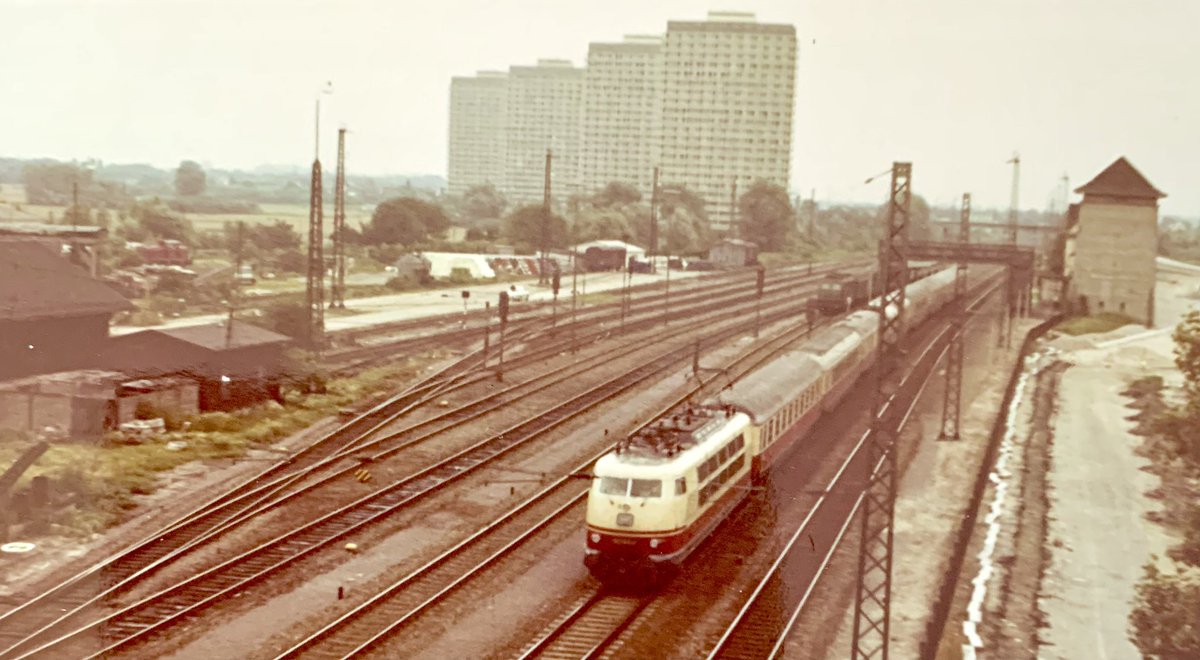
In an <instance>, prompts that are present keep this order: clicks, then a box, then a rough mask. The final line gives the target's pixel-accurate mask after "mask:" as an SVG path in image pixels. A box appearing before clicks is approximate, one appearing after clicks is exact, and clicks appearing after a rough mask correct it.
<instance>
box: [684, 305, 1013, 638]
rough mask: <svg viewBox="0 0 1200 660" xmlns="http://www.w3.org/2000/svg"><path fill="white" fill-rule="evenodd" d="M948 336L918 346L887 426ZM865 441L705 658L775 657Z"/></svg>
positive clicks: (830, 549) (839, 530)
mask: <svg viewBox="0 0 1200 660" xmlns="http://www.w3.org/2000/svg"><path fill="white" fill-rule="evenodd" d="M999 286H1000V285H999V283H998V282H995V281H993V282H992V283H990V284H986V285H984V286H983V287H982V288H983V290H982V292H978V293H977V295H976V296H975V298H974V300H973V301H972V302H971V304H970V305H969V307H968V309H970V310H975V309H978V308H979V306H981V305H982V303H983V301H984V300H985V299H986V298H987V297H988V296H990V295H992V294H993V293H994V292H995V291H997V290H998V289H999ZM952 332H953V328H950V327H947V328H944V329H943V330H941V331H940V332H938V333H937V334H936V335H934V336H933V337H932V338H931V339H930V340H929V341H928V342H927V343H926V344H925V346H924V347H923V348H922V351H921V353H920V355H919V356H918V358H917V359H916V361H915V363H914V365H913V366H912V367H911V368H910V369H909V370H908V371H907V373H906V374H905V376H904V378H903V380H902V381H901V382H900V384H899V385H898V387H897V389H896V392H895V393H894V394H893V395H892V396H891V397H890V398H889V399H888V403H887V406H886V408H885V415H887V417H888V420H889V421H888V424H889V426H891V427H892V428H895V429H897V430H899V429H903V428H904V426H905V425H906V423H907V422H908V419H909V417H910V416H911V415H912V413H913V411H914V410H915V409H916V406H917V403H918V401H919V400H920V398H921V394H922V393H923V392H924V390H925V388H926V387H927V386H928V385H929V383H930V382H931V380H932V376H933V374H934V373H935V370H936V367H937V365H938V364H939V363H940V362H941V360H942V357H943V356H944V354H945V352H946V349H947V347H948V345H949V342H950V338H951V335H952ZM871 438H872V432H871V431H870V430H867V431H866V432H865V433H863V434H862V436H861V437H860V438H859V440H858V442H857V443H856V444H855V445H854V447H853V448H852V450H851V452H850V454H849V455H848V456H847V457H846V459H845V460H844V461H843V462H842V465H841V467H840V468H839V469H838V471H837V473H836V474H835V475H834V476H833V479H831V480H830V482H829V483H828V484H827V485H826V486H825V487H824V489H823V490H822V492H821V495H820V497H819V498H818V499H817V501H816V503H815V504H814V505H813V506H812V508H811V509H810V510H809V512H808V515H807V516H806V517H805V518H804V520H803V521H802V522H801V523H800V525H799V526H798V527H797V528H796V530H795V532H794V533H793V534H792V535H791V537H790V538H789V539H788V541H787V543H786V544H785V545H784V546H783V548H782V549H781V550H780V551H779V553H778V554H777V555H776V557H775V559H774V561H773V562H772V563H771V566H770V568H769V569H768V570H767V571H766V573H765V574H764V575H763V577H762V579H760V580H759V582H758V583H757V584H756V585H755V587H754V589H753V591H751V593H750V596H749V597H748V598H747V599H746V601H745V603H744V604H743V605H742V607H741V609H740V610H739V611H738V613H737V614H736V615H735V616H734V619H733V621H732V622H730V624H729V625H728V626H727V627H726V629H725V631H724V633H723V634H722V635H721V637H720V639H719V640H718V641H717V643H716V644H715V646H714V647H713V648H712V650H711V651H710V652H709V653H708V658H709V660H716V659H718V658H721V659H731V660H732V659H742V658H745V659H755V660H761V659H773V658H776V657H779V655H780V654H781V653H782V651H783V647H784V644H785V642H786V641H787V637H788V634H789V633H790V632H791V630H792V628H793V627H794V625H795V623H796V620H797V619H798V618H799V616H800V613H801V611H802V610H803V609H804V607H805V606H806V605H807V604H808V602H809V598H810V597H811V596H812V594H813V591H814V589H815V588H816V585H817V582H818V580H819V578H820V576H821V575H822V574H823V573H824V571H825V567H826V566H827V565H828V564H829V562H830V561H831V560H832V559H833V556H834V554H835V553H836V552H837V549H838V548H839V547H840V546H841V543H842V541H843V540H844V539H845V538H846V533H847V531H848V529H849V527H850V524H851V522H852V521H853V520H854V519H855V516H856V515H857V514H858V511H859V509H860V508H861V506H862V503H863V500H864V498H865V490H861V489H860V492H859V493H858V495H857V497H856V498H855V499H853V500H850V499H848V498H845V497H841V498H838V497H831V495H833V494H835V493H843V494H844V492H845V491H846V490H847V489H848V488H851V487H852V485H851V486H848V485H846V483H844V482H845V481H847V480H851V481H852V480H854V479H856V478H860V476H861V475H863V474H865V473H868V470H867V468H868V467H870V470H869V474H871V475H874V474H875V473H876V472H877V471H878V470H879V468H880V466H881V464H882V461H883V459H882V458H881V459H880V462H879V463H876V464H875V465H873V466H869V465H868V464H867V461H868V454H869V452H867V451H865V450H866V448H867V447H868V446H869V443H870V441H871ZM847 475H851V476H849V477H847ZM868 481H869V480H868ZM859 483H860V484H861V483H862V482H861V481H860V482H859ZM816 547H821V548H824V551H823V553H822V554H821V556H820V560H819V562H814V561H813V558H812V551H811V550H812V549H814V548H816ZM805 585H806V586H805ZM801 586H804V589H803V591H799V588H800V587H801ZM781 608H782V609H781Z"/></svg>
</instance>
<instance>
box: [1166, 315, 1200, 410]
mask: <svg viewBox="0 0 1200 660" xmlns="http://www.w3.org/2000/svg"><path fill="white" fill-rule="evenodd" d="M1171 337H1172V338H1173V339H1174V340H1175V366H1177V367H1179V371H1181V372H1182V373H1183V381H1184V385H1183V386H1184V391H1185V392H1186V393H1187V395H1188V402H1189V403H1190V404H1191V407H1192V408H1193V410H1195V411H1197V412H1200V311H1196V310H1192V311H1190V312H1188V313H1187V314H1186V315H1185V316H1184V317H1183V319H1181V320H1180V321H1179V325H1177V326H1175V332H1173V333H1172V334H1171Z"/></svg>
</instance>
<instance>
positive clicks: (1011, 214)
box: [1003, 152, 1021, 348]
mask: <svg viewBox="0 0 1200 660" xmlns="http://www.w3.org/2000/svg"><path fill="white" fill-rule="evenodd" d="M1008 162H1009V163H1010V164H1011V165H1012V166H1013V172H1012V194H1011V196H1010V197H1009V203H1008V243H1009V245H1012V246H1013V247H1016V245H1017V225H1018V224H1019V216H1020V205H1021V204H1020V191H1021V154H1018V153H1016V152H1014V153H1013V157H1012V158H1010V159H1009V160H1008ZM1004 288H1005V298H1006V299H1007V302H1008V307H1007V309H1006V310H1005V323H1004V337H1003V339H1004V345H1005V347H1007V348H1012V328H1013V316H1014V313H1015V311H1016V308H1017V296H1018V295H1019V294H1018V293H1017V282H1016V281H1015V274H1014V273H1013V269H1012V268H1011V267H1009V268H1008V269H1007V274H1006V276H1005V282H1004Z"/></svg>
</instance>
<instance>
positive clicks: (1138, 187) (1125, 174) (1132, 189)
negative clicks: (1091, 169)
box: [1075, 156, 1167, 199]
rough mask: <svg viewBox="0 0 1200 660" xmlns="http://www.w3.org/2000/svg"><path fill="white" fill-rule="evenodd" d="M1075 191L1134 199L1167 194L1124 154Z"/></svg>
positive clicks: (1152, 197) (1158, 196)
mask: <svg viewBox="0 0 1200 660" xmlns="http://www.w3.org/2000/svg"><path fill="white" fill-rule="evenodd" d="M1075 192H1077V193H1082V194H1084V195H1103V196H1106V197H1129V198H1133V199H1159V198H1161V197H1166V196H1167V195H1166V193H1164V192H1162V191H1161V190H1159V189H1158V188H1155V187H1154V185H1153V184H1151V183H1150V182H1149V181H1148V180H1146V177H1144V176H1142V173H1141V172H1139V171H1137V168H1136V167H1134V166H1133V165H1132V164H1131V163H1130V162H1129V161H1128V160H1125V157H1124V156H1121V157H1120V158H1118V159H1117V160H1116V161H1115V162H1113V164H1112V165H1109V166H1108V167H1107V168H1105V169H1104V171H1103V172H1101V173H1099V174H1097V175H1096V177H1095V178H1094V179H1092V180H1091V181H1088V182H1087V183H1085V184H1083V185H1082V186H1079V187H1078V188H1076V189H1075Z"/></svg>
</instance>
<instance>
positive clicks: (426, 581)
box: [279, 328, 810, 660]
mask: <svg viewBox="0 0 1200 660" xmlns="http://www.w3.org/2000/svg"><path fill="white" fill-rule="evenodd" d="M809 332H810V330H808V329H801V328H797V329H792V330H790V331H788V332H785V333H783V334H781V335H780V336H778V337H775V338H773V339H771V340H767V341H765V342H763V343H761V344H759V345H757V346H754V347H752V348H751V349H750V350H748V351H746V352H745V353H743V354H741V355H739V356H738V357H736V358H735V359H733V360H732V361H731V362H730V364H729V365H728V367H727V369H729V370H732V372H733V374H734V375H738V374H744V373H748V372H749V371H752V370H753V369H755V368H757V367H758V366H760V365H761V364H763V363H765V362H766V361H767V360H769V359H771V358H772V357H774V356H775V355H777V354H778V352H779V351H781V350H783V349H785V348H786V347H788V346H790V345H791V344H792V343H794V342H795V341H796V340H798V339H800V338H802V337H804V336H806V335H807V334H808V333H809ZM716 380H718V379H717V378H714V379H713V380H710V381H707V382H701V383H700V384H698V385H695V386H693V387H691V388H689V390H688V391H687V392H685V393H684V394H683V395H682V396H680V397H678V398H676V399H675V400H673V401H671V402H669V403H668V404H667V405H666V406H664V407H663V408H662V409H661V410H660V411H659V412H658V413H657V414H655V415H653V416H652V417H651V420H650V421H652V420H653V419H655V418H657V417H659V416H661V415H662V414H665V413H666V412H667V411H670V410H672V409H673V408H674V407H676V406H678V405H679V404H681V403H683V402H684V401H686V400H688V399H689V398H691V397H694V396H697V395H698V394H701V393H702V392H705V391H706V390H707V389H708V388H709V387H710V386H711V385H712V383H714V382H715V381H716ZM719 380H720V381H721V382H724V381H725V380H727V377H721V378H719ZM647 423H649V421H648V422H647ZM609 449H611V446H610V447H605V448H604V449H603V450H601V451H600V452H599V453H597V454H595V455H593V456H590V457H588V458H587V459H586V460H585V461H583V462H582V463H580V464H579V465H577V466H576V467H575V468H574V469H573V470H572V471H571V472H570V473H568V474H567V475H566V476H563V477H560V478H559V479H557V480H556V481H555V482H554V483H552V484H550V485H548V486H547V487H545V488H544V489H543V490H542V491H541V492H539V493H537V494H535V495H533V496H531V497H530V498H528V499H527V500H525V501H524V502H522V503H521V504H520V505H518V506H517V507H515V508H514V509H512V510H510V511H509V512H507V513H505V514H504V515H502V516H500V517H499V518H498V519H497V520H496V521H494V522H493V523H492V524H490V525H489V526H488V527H486V528H484V529H482V530H480V531H479V532H477V533H476V534H474V535H472V536H471V537H469V538H467V539H465V540H464V541H462V542H460V543H459V544H457V545H455V546H454V547H452V548H450V549H449V550H446V551H445V552H443V553H442V554H441V555H440V556H439V557H437V558H436V559H434V560H432V561H431V562H429V563H428V564H426V565H425V566H423V567H421V568H419V569H417V570H416V571H414V572H413V573H410V574H409V575H407V576H405V577H404V578H402V579H401V580H399V581H398V582H396V583H394V584H392V585H390V586H389V587H387V588H385V589H384V590H382V591H381V592H379V593H378V594H376V595H375V596H372V597H371V598H370V599H368V600H367V601H366V602H364V603H362V604H361V605H359V606H357V607H355V608H353V609H352V610H350V611H349V612H347V613H345V614H343V615H342V616H340V617H338V618H337V619H336V620H334V621H333V622H331V623H329V624H328V625H326V626H325V627H324V628H322V629H321V630H319V631H317V632H315V633H313V634H312V635H310V636H309V637H307V638H305V639H304V640H302V641H301V642H299V643H297V644H296V645H294V646H293V647H291V648H290V649H288V650H287V651H285V652H284V653H282V654H281V655H280V656H279V659H280V660H283V659H290V658H343V657H352V656H357V655H360V654H365V653H369V652H370V651H372V650H373V649H374V650H378V649H379V647H380V646H381V645H383V644H384V643H385V642H386V641H387V640H388V639H389V638H392V637H394V636H395V635H397V634H398V632H399V631H400V630H401V629H403V628H404V627H405V626H407V625H409V624H410V623H411V622H413V621H414V620H416V619H417V618H418V617H419V616H420V615H422V614H425V613H427V612H429V611H430V610H432V609H433V608H435V607H436V606H438V605H439V604H441V603H442V602H443V601H444V600H445V599H447V598H448V597H449V596H450V595H451V594H453V593H454V592H455V590H457V589H459V588H462V587H463V586H464V585H466V584H468V583H469V582H470V581H472V580H474V579H476V578H478V577H479V576H480V575H482V574H483V573H484V572H485V571H487V570H488V569H490V568H491V567H493V566H495V565H496V564H498V563H499V562H501V561H502V560H504V559H505V558H507V557H509V556H511V555H512V554H514V553H516V552H518V550H519V548H520V546H521V545H522V544H523V543H525V542H526V541H528V540H530V539H531V538H533V537H534V536H535V535H536V534H538V533H539V532H541V530H543V529H545V528H546V527H548V526H550V525H551V524H554V523H556V522H562V521H564V520H565V521H566V522H567V523H569V524H572V525H577V524H578V519H579V518H580V517H581V515H582V513H581V511H582V508H583V506H584V505H585V503H586V497H587V492H588V489H589V487H590V480H587V481H585V482H583V483H580V481H579V480H578V479H575V478H573V477H574V476H575V475H576V474H578V473H582V472H584V471H585V470H587V469H588V468H590V466H591V465H592V464H593V463H594V462H595V461H596V460H597V459H598V458H599V457H600V456H603V455H604V453H606V452H607V451H609ZM622 598H623V597H622V596H620V595H610V594H606V593H601V592H597V593H595V594H593V595H592V596H591V597H590V598H589V599H587V600H586V601H585V602H584V603H582V604H581V605H580V606H579V607H578V608H576V610H574V611H573V612H572V613H571V614H570V615H569V616H564V617H562V618H561V619H560V620H559V621H557V622H556V625H554V626H553V627H552V628H551V629H550V631H549V632H548V633H547V634H546V635H545V636H544V637H543V638H542V639H541V640H539V641H537V642H535V643H533V644H532V645H530V647H529V648H528V652H527V654H526V655H527V656H529V657H533V656H534V655H545V657H581V655H580V654H578V653H576V652H577V651H579V650H580V649H582V647H583V646H587V648H588V649H591V650H594V651H596V652H599V651H600V650H602V649H603V647H604V646H605V645H607V644H608V643H609V642H610V641H611V639H613V638H615V637H616V635H619V634H620V632H621V631H622V630H623V629H624V628H623V625H624V624H627V623H628V622H631V621H633V620H634V619H635V618H636V615H637V614H638V613H640V612H641V608H642V607H643V606H644V604H645V603H642V604H641V605H639V606H637V607H634V608H626V607H620V606H616V605H615V603H622V602H625V601H623V600H622ZM634 600H637V601H639V602H642V600H643V599H640V598H638V599H634ZM646 602H648V601H646ZM621 613H623V614H621ZM618 615H620V616H618ZM621 617H623V618H621ZM617 619H620V620H617ZM622 621H623V622H624V624H623V623H622ZM602 624H611V625H602ZM605 629H607V630H605ZM600 633H603V634H600ZM562 652H565V653H566V654H567V655H565V656H560V655H556V654H558V653H562ZM546 654H548V655H546ZM584 657H590V656H584Z"/></svg>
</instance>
